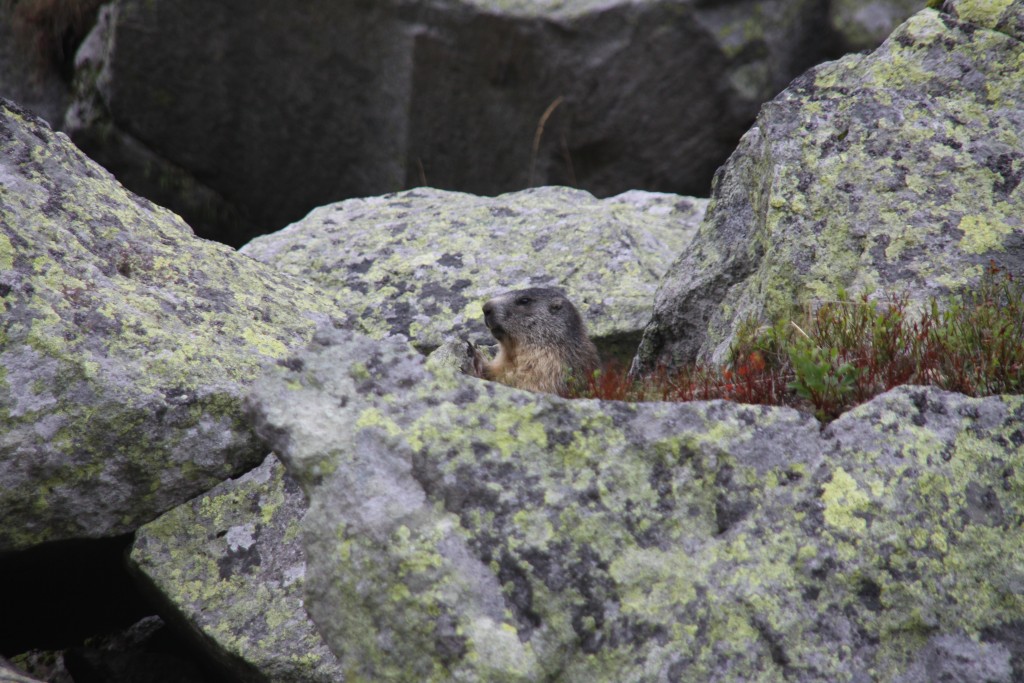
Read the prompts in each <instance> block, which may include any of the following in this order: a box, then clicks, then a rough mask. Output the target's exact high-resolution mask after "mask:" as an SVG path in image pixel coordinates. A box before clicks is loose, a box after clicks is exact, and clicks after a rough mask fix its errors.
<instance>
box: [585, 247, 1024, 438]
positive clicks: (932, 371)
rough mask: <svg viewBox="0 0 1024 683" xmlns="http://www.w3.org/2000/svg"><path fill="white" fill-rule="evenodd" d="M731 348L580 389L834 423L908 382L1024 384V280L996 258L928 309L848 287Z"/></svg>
mask: <svg viewBox="0 0 1024 683" xmlns="http://www.w3.org/2000/svg"><path fill="white" fill-rule="evenodd" d="M730 357H731V359H732V360H731V361H730V363H729V364H728V365H727V366H726V367H722V368H719V367H708V366H701V365H697V366H693V367H688V368H684V369H683V370H681V371H676V372H668V371H666V370H664V369H662V370H659V371H658V372H656V373H654V374H653V375H651V376H649V377H645V378H643V379H640V380H635V379H633V378H630V377H629V376H628V374H627V373H626V372H624V371H623V370H622V369H621V368H617V367H606V368H604V369H603V370H602V371H601V372H599V373H597V374H595V376H594V377H593V378H592V379H591V381H590V382H589V385H588V386H587V387H586V388H585V389H584V390H582V391H580V392H579V393H578V395H579V396H580V397H591V398H602V399H611V400H630V401H644V400H648V401H649V400H662V401H693V400H708V399H716V398H721V399H730V400H734V401H739V402H743V403H759V404H766V405H786V406H793V407H795V408H798V409H802V410H809V411H812V412H813V413H814V414H815V416H817V418H818V419H819V420H822V421H824V422H827V421H829V420H832V419H835V418H836V417H838V416H839V415H840V414H841V413H842V412H844V411H845V410H848V409H849V408H851V407H853V406H855V405H857V404H859V403H863V402H865V401H868V400H870V399H871V398H872V397H874V396H876V395H878V394H880V393H882V392H884V391H887V390H889V389H891V388H893V387H895V386H899V385H902V384H928V385H933V386H938V387H941V388H943V389H947V390H949V391H957V392H960V393H963V394H967V395H969V396H984V395H991V394H1018V393H1024V286H1022V284H1021V283H1020V282H1019V281H1016V280H1014V278H1013V277H1012V276H1011V275H1009V274H1006V273H1004V272H1002V271H1001V270H1000V269H999V268H998V267H996V266H995V265H994V264H992V265H990V266H989V268H988V269H987V272H986V273H985V274H984V276H983V278H982V280H981V282H980V283H979V286H978V287H977V288H976V289H974V290H972V291H970V292H967V293H965V294H962V295H959V296H951V297H947V298H945V299H943V300H941V301H940V300H939V299H935V298H933V299H931V300H930V301H929V302H927V303H926V305H925V306H924V307H923V310H918V311H915V309H914V308H913V307H912V306H911V305H910V301H909V299H908V297H907V296H906V295H892V296H889V297H888V298H886V299H883V300H882V301H875V300H870V299H869V298H868V296H867V295H866V294H865V295H861V296H859V297H857V298H851V297H849V296H848V295H846V294H845V293H840V295H839V297H838V298H837V299H836V300H835V301H826V302H820V303H818V304H816V305H815V306H814V307H812V308H810V309H808V310H805V311H804V313H803V315H802V316H800V319H798V320H781V321H778V322H776V323H775V324H774V325H771V326H761V325H759V324H757V323H756V322H754V321H748V322H747V323H746V324H744V325H743V326H742V328H741V330H740V332H739V334H738V335H737V341H736V342H735V343H734V345H733V347H732V349H731V351H730Z"/></svg>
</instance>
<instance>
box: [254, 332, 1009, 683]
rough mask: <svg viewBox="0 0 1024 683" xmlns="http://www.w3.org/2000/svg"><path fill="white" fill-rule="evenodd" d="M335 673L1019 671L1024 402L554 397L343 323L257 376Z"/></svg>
mask: <svg viewBox="0 0 1024 683" xmlns="http://www.w3.org/2000/svg"><path fill="white" fill-rule="evenodd" d="M252 414H253V417H254V420H255V422H256V424H257V429H258V431H259V433H260V434H261V435H263V436H264V437H265V438H266V439H268V440H269V441H270V442H271V443H272V444H273V445H274V447H275V448H277V449H279V452H280V453H281V456H282V459H283V460H284V461H285V463H286V464H287V466H288V468H289V471H290V472H292V473H293V474H294V475H295V476H296V478H297V479H298V480H299V482H300V484H301V485H302V487H303V488H304V490H305V492H306V494H307V495H308V497H309V499H310V511H309V513H308V515H307V517H306V519H305V521H304V537H305V548H306V552H307V562H308V569H307V579H306V581H307V584H306V590H307V603H306V607H307V610H308V611H309V613H310V615H311V616H312V618H313V620H314V621H315V622H316V624H317V626H318V628H319V629H320V632H321V633H322V634H323V636H324V638H325V639H326V641H327V642H328V644H329V646H330V647H331V649H332V650H333V651H334V652H335V654H336V655H337V656H338V657H339V659H340V660H341V663H342V666H343V668H344V669H345V670H346V672H347V674H348V675H349V676H351V678H352V680H375V681H387V680H390V681H434V680H436V681H442V680H459V681H498V680H501V681H536V680H557V681H617V682H621V681H653V680H702V681H703V680H708V681H738V680H760V681H769V680H772V681H774V680H787V681H801V682H803V681H806V682H808V683H810V682H812V681H815V682H818V681H867V680H872V681H893V682H895V681H904V682H910V681H924V680H987V681H993V682H995V681H998V682H1003V683H1010V681H1013V680H1020V679H1021V677H1022V676H1024V643H1022V642H1021V640H1020V637H1019V634H1020V631H1021V628H1022V627H1024V534H1022V533H1021V525H1022V519H1024V451H1022V449H1021V447H1020V444H1021V443H1022V442H1024V434H1022V431H1021V424H1022V418H1024V399H1022V398H1020V397H1003V398H986V399H968V398H964V397H962V396H959V395H955V394H949V393H943V392H941V391H937V390H932V389H926V388H920V387H904V388H901V389H898V390H894V391H892V392H889V393H887V394H884V395H882V396H880V397H878V398H876V399H875V400H873V401H871V402H870V403H867V404H865V405H863V406H861V407H859V408H857V409H856V410H854V411H852V412H851V413H848V414H847V415H844V416H843V417H841V418H840V419H838V420H836V421H835V422H834V423H832V424H831V425H830V426H829V427H827V428H826V429H825V430H824V431H821V430H820V429H819V426H818V424H817V423H816V422H815V421H814V420H813V419H811V418H810V417H807V416H805V415H802V414H800V413H798V412H796V411H793V410H790V409H785V408H766V407H756V406H743V405H737V404H730V403H724V402H709V403H689V404H665V403H649V404H627V403H613V402H598V401H590V400H577V401H567V400H563V399H559V398H557V397H551V396H546V395H537V394H530V393H526V392H521V391H517V390H514V389H509V388H507V387H503V386H500V385H497V384H494V383H488V382H484V381H482V380H476V379H473V378H469V377H465V376H462V375H459V374H457V373H444V372H439V373H438V374H435V372H434V371H433V370H430V369H428V368H427V366H426V365H425V361H424V360H423V358H422V357H421V356H420V355H418V354H416V353H415V352H413V351H412V349H411V348H409V347H408V346H407V345H405V344H403V343H401V342H398V341H395V340H391V341H387V342H385V343H379V342H373V341H370V340H369V339H367V338H365V337H360V336H357V335H353V334H351V333H348V332H340V331H331V332H325V333H322V334H318V336H317V338H316V340H315V342H314V344H313V346H312V347H311V350H310V351H308V352H305V353H303V354H300V355H298V356H297V357H294V358H291V359H289V360H288V361H287V363H285V364H282V365H281V366H278V367H277V368H276V369H275V370H274V371H273V372H272V373H271V374H270V375H268V376H267V377H265V378H264V379H262V380H260V382H259V383H258V384H257V385H256V389H255V392H254V396H253V398H252Z"/></svg>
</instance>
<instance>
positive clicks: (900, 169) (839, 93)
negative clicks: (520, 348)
mask: <svg viewBox="0 0 1024 683" xmlns="http://www.w3.org/2000/svg"><path fill="white" fill-rule="evenodd" d="M959 4H960V9H961V15H962V17H969V19H968V21H970V20H974V18H976V17H977V16H978V15H979V13H980V14H986V13H987V14H986V16H987V15H991V16H993V17H995V18H994V19H993V22H994V23H998V24H999V25H1000V26H1002V25H1003V24H1007V23H1008V21H1004V19H1005V18H1006V17H1011V18H1012V17H1013V16H1017V15H1018V14H1019V12H1020V11H1022V10H1021V8H1022V7H1024V3H1021V2H1020V1H1017V2H1012V3H1009V2H990V3H981V2H974V3H971V2H964V3H959ZM982 5H984V6H985V7H987V8H988V9H987V10H985V11H984V12H982V9H981V7H982ZM997 6H998V8H1000V9H1001V11H999V12H996V11H995V10H994V8H996V7H997ZM968 9H971V12H968V11H967V10H968ZM990 10H991V11H990ZM968 21H965V20H963V18H961V19H957V18H955V17H953V16H951V15H949V14H940V13H938V12H936V11H934V10H924V11H922V12H919V13H918V14H916V15H914V16H913V17H912V18H911V19H909V20H908V21H907V22H905V23H904V24H903V25H902V26H900V27H899V28H898V29H897V30H896V31H895V32H894V33H893V34H892V36H890V38H889V39H888V40H887V41H886V42H885V43H884V44H883V45H882V46H881V47H880V48H878V49H877V50H876V51H875V52H873V53H871V54H869V55H852V56H848V57H844V58H843V59H841V60H839V61H836V62H831V63H828V64H824V65H822V66H819V67H817V68H815V69H812V70H811V71H809V72H808V73H806V74H805V75H803V76H802V77H800V78H798V79H797V80H796V81H794V82H793V83H792V84H791V85H790V87H789V88H788V89H787V90H786V91H784V92H783V93H782V94H781V95H779V96H778V97H777V98H776V99H775V100H773V101H771V102H769V103H768V104H766V105H765V106H764V108H763V109H762V111H761V114H760V116H759V118H758V121H757V123H756V124H755V126H754V127H753V128H752V129H751V130H750V131H749V132H748V133H747V134H746V135H745V136H744V138H743V140H742V141H741V143H740V146H739V148H738V149H737V150H736V152H735V153H734V154H733V156H732V157H731V158H730V160H729V162H728V163H727V164H726V165H725V166H724V167H723V168H722V169H721V172H720V174H719V176H718V179H717V182H716V186H715V189H714V192H713V198H712V203H711V205H710V206H709V208H708V213H707V216H706V218H705V222H704V223H703V225H702V227H701V229H700V230H699V231H698V234H697V235H696V236H695V237H694V240H693V242H692V243H691V246H690V248H689V249H688V250H687V251H686V253H685V254H684V255H683V257H682V258H681V259H680V260H679V261H678V262H677V263H675V264H674V266H673V268H672V269H671V271H670V273H669V274H668V276H667V277H666V278H665V280H664V281H663V283H662V285H661V288H660V290H659V294H658V297H657V301H656V304H655V314H654V317H653V319H652V321H651V324H650V325H649V326H648V327H647V329H646V330H645V333H644V341H643V343H642V345H641V347H640V350H639V353H638V356H637V367H638V369H644V370H646V369H650V368H653V367H655V366H656V365H658V364H665V365H670V366H671V365H678V364H681V363H686V362H689V361H692V360H693V359H694V358H696V357H702V358H711V359H714V360H722V359H723V358H724V357H725V355H726V352H727V350H728V346H729V343H730V340H731V339H732V336H733V334H734V333H735V331H736V328H737V326H738V325H740V324H741V323H742V322H743V321H745V320H746V319H748V318H750V317H753V318H756V319H760V320H761V321H763V322H772V321H773V320H774V319H775V318H778V317H782V316H785V315H788V314H791V313H792V312H793V311H794V310H795V308H796V307H799V306H801V305H803V304H806V303H808V302H810V301H813V300H828V299H833V298H835V296H836V294H837V292H838V291H839V290H840V289H845V290H847V291H849V292H862V291H873V292H874V296H876V297H877V296H882V295H884V293H886V292H897V293H906V294H908V295H909V296H910V297H911V298H912V299H915V300H924V299H926V298H927V297H928V296H930V295H943V294H946V293H948V292H950V291H956V290H959V289H961V288H963V287H965V286H968V285H969V284H970V283H972V282H974V281H976V279H977V278H978V277H979V276H980V274H981V273H982V271H983V269H984V268H985V267H986V266H987V264H988V263H989V261H990V260H995V261H996V262H997V263H998V264H999V265H1000V266H1002V267H1003V268H1005V269H1006V270H1007V271H1008V272H1009V273H1011V274H1013V275H1024V259H1022V257H1021V254H1024V218H1022V217H1024V186H1022V185H1021V182H1020V181H1021V178H1022V177H1024V136H1022V134H1021V131H1024V88H1021V83H1022V82H1024V43H1022V42H1021V40H1020V39H1019V38H1015V37H1013V34H1012V32H1003V31H1001V30H990V29H988V28H984V27H983V26H981V25H977V24H974V23H968Z"/></svg>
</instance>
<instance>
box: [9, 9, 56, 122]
mask: <svg viewBox="0 0 1024 683" xmlns="http://www.w3.org/2000/svg"><path fill="white" fill-rule="evenodd" d="M18 4H19V2H10V1H9V0H8V1H7V2H0V97H4V98H7V99H9V100H13V101H15V102H18V103H19V104H20V105H21V106H23V107H25V108H26V109H29V110H31V111H32V112H34V113H35V114H36V115H37V116H40V117H41V118H43V119H45V120H46V121H48V122H49V123H50V125H52V126H59V125H60V124H61V123H62V122H63V120H64V110H65V109H66V108H67V106H68V102H69V100H70V98H71V89H70V87H69V86H68V84H67V83H65V82H64V80H63V79H61V77H60V74H59V73H58V71H57V69H56V68H55V65H54V64H52V63H51V61H50V57H51V55H49V54H46V53H45V51H43V50H42V49H40V46H39V45H38V44H37V40H38V39H39V36H38V34H37V33H36V31H37V29H34V28H33V27H31V25H30V24H28V22H27V21H26V18H27V17H26V15H27V14H28V11H20V12H19V11H18ZM21 4H22V8H21V9H22V10H25V8H28V7H29V3H27V2H24V3H21ZM37 6H38V4H37Z"/></svg>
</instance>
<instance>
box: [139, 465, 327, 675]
mask: <svg viewBox="0 0 1024 683" xmlns="http://www.w3.org/2000/svg"><path fill="white" fill-rule="evenodd" d="M305 512H306V501H305V500H304V499H303V495H302V491H300V490H299V487H298V485H297V484H296V483H295V482H294V480H292V479H291V478H290V477H289V476H288V475H287V474H286V473H285V470H284V466H283V465H281V463H280V462H279V461H278V460H277V458H276V457H274V455H272V454H271V455H269V456H267V459H266V460H265V461H264V463H263V464H262V465H260V466H259V467H257V468H256V469H254V470H252V471H250V472H248V473H246V474H245V475H244V476H242V477H239V478H238V479H234V480H231V481H227V482H224V483H223V484H220V485H219V486H217V487H215V488H214V489H211V490H210V491H209V492H207V493H205V494H203V495H202V496H199V497H197V498H195V499H193V500H191V501H189V502H188V503H186V504H184V505H181V506H178V507H177V508H175V509H173V510H171V511H169V512H167V513H166V514H164V515H162V516H161V517H159V518H158V519H156V520H154V521H152V522H150V523H149V524H146V525H145V526H143V527H142V528H141V529H139V531H138V533H137V534H136V538H135V545H134V547H133V548H132V552H131V562H132V566H133V567H134V568H135V569H136V570H137V571H138V572H139V573H140V574H141V575H143V576H144V577H145V579H146V583H147V584H148V585H149V586H150V588H151V589H152V590H153V591H154V593H155V595H156V597H157V601H158V603H159V604H161V605H163V607H164V611H165V613H168V614H173V615H175V621H176V622H177V623H178V624H179V625H180V626H182V627H183V628H184V629H185V630H187V631H189V632H191V633H194V634H196V635H197V636H198V638H197V640H199V641H201V642H203V643H204V645H205V648H206V650H207V651H208V652H209V653H210V655H211V656H212V657H213V658H214V659H215V660H216V661H218V662H219V663H220V664H221V665H222V666H224V667H225V668H227V669H229V670H231V671H233V672H234V673H235V674H236V675H237V676H238V677H239V679H240V680H260V681H272V682H274V683H288V682H294V683H332V682H333V681H341V680H343V679H344V672H343V671H342V670H341V668H340V665H339V664H338V661H337V660H336V659H335V657H334V655H333V654H332V653H331V651H330V650H329V649H328V648H327V646H326V645H325V644H324V642H323V640H322V639H321V638H320V634H319V633H318V632H317V630H316V627H315V626H314V625H313V623H312V622H311V621H310V619H309V616H308V615H307V614H306V612H305V609H304V607H303V602H304V590H303V589H304V580H305V575H306V562H305V555H304V553H303V550H302V540H301V532H300V529H299V520H300V519H301V518H302V515H303V514H304V513H305Z"/></svg>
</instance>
